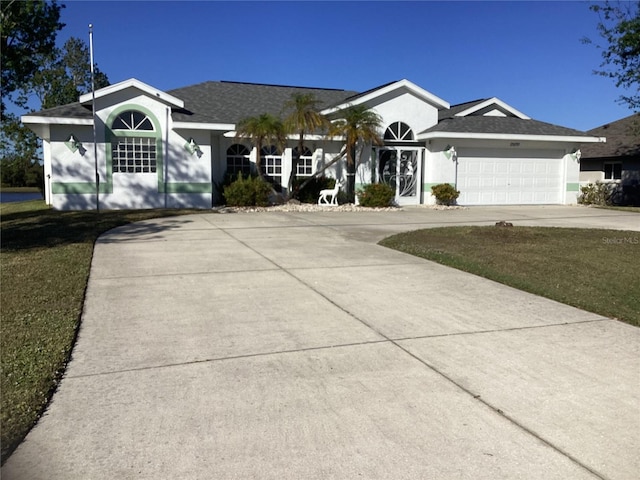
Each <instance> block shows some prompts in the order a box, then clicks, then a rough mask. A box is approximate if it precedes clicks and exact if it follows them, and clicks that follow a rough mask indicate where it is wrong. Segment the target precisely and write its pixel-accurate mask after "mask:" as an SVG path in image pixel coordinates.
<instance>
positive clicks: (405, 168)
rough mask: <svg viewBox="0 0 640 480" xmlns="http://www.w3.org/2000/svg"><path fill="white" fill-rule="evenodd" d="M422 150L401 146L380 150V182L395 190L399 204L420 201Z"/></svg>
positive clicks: (411, 203)
mask: <svg viewBox="0 0 640 480" xmlns="http://www.w3.org/2000/svg"><path fill="white" fill-rule="evenodd" d="M420 152H421V149H417V148H413V149H408V148H401V147H397V148H390V147H385V148H381V149H380V150H378V182H379V183H386V184H387V185H389V186H390V187H391V188H393V189H394V190H395V192H396V198H395V200H396V203H397V204H398V205H417V204H419V203H420V193H421V191H420V185H421V182H420V179H421V178H422V171H421V161H420Z"/></svg>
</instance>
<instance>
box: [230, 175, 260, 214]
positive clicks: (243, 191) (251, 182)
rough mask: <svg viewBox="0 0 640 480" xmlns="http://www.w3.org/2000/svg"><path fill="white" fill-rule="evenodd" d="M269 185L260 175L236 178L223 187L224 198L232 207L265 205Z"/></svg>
mask: <svg viewBox="0 0 640 480" xmlns="http://www.w3.org/2000/svg"><path fill="white" fill-rule="evenodd" d="M270 194H271V185H270V184H269V183H267V182H265V181H264V180H262V179H261V178H260V177H253V178H252V177H249V178H243V177H242V174H238V179H237V180H236V181H234V182H232V183H231V184H230V185H228V186H226V187H225V188H224V193H223V195H224V199H225V201H226V202H227V205H230V206H232V207H254V206H257V207H266V206H267V205H269V195H270Z"/></svg>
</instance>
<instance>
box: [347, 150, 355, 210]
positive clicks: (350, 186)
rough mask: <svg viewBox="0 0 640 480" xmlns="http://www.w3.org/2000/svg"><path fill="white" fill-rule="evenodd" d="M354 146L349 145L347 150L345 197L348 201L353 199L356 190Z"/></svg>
mask: <svg viewBox="0 0 640 480" xmlns="http://www.w3.org/2000/svg"><path fill="white" fill-rule="evenodd" d="M355 158H356V146H355V145H352V146H350V147H349V150H348V152H347V198H348V199H349V201H350V202H354V201H355V198H356V196H355V191H356V161H355Z"/></svg>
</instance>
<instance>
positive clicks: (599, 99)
mask: <svg viewBox="0 0 640 480" xmlns="http://www.w3.org/2000/svg"><path fill="white" fill-rule="evenodd" d="M63 3H64V4H65V5H66V8H65V9H63V10H62V21H63V22H64V23H65V24H66V26H65V28H64V29H63V30H62V31H61V32H60V33H59V34H58V43H59V44H60V45H61V44H63V43H64V41H65V40H66V39H67V38H69V37H70V36H75V37H80V38H82V39H84V40H86V41H87V43H88V41H89V40H88V39H89V35H88V24H89V23H92V24H93V25H94V54H95V61H96V62H97V63H98V66H99V68H100V69H101V70H102V71H103V72H105V73H106V74H107V75H108V76H109V80H110V81H111V83H116V82H119V81H122V80H126V79H128V78H132V77H133V78H137V79H139V80H141V81H143V82H145V83H148V84H150V85H153V86H154V87H157V88H159V89H162V90H170V89H173V88H178V87H183V86H187V85H192V84H196V83H200V82H203V81H207V80H233V81H244V82H255V83H271V84H280V85H300V86H309V87H325V88H343V89H347V90H356V91H364V90H368V89H370V88H373V87H376V86H379V85H382V84H385V83H388V82H390V81H393V80H399V79H402V78H406V79H409V80H411V81H412V82H414V83H416V84H418V85H419V86H421V87H422V88H424V89H426V90H428V91H429V92H431V93H433V94H434V95H437V96H438V97H440V98H442V99H444V100H446V101H448V102H449V103H451V104H452V105H453V104H456V103H462V102H465V101H470V100H475V99H479V98H488V97H493V96H496V97H498V98H500V99H501V100H503V101H505V102H506V103H508V104H510V105H512V106H513V107H515V108H516V109H518V110H520V111H521V112H523V113H525V114H527V115H529V116H530V117H532V118H535V119H537V120H541V121H546V122H549V123H555V124H558V125H564V126H567V127H571V128H576V129H580V130H588V129H591V128H594V127H596V126H599V125H602V124H604V123H607V122H610V121H614V120H617V119H619V118H622V117H625V116H628V115H630V114H631V113H632V112H631V110H629V109H628V108H627V107H625V106H623V105H620V104H618V103H617V98H618V97H619V96H620V94H621V93H622V91H620V90H619V89H617V88H616V87H615V85H614V82H613V80H611V79H607V78H603V77H599V76H597V75H594V74H593V73H592V71H593V70H594V69H595V68H598V66H599V64H600V63H601V56H600V51H599V50H597V49H596V48H595V46H594V45H584V44H583V43H581V41H580V40H581V38H583V37H590V38H592V39H593V40H594V41H599V40H600V39H599V37H598V34H597V31H596V24H597V21H598V17H597V15H596V14H595V13H593V12H591V11H590V10H589V4H590V3H589V2H585V1H571V2H563V1H546V2H528V1H527V2H525V1H521V2H508V1H497V2H488V1H473V2H462V1H449V2H415V1H414V2H408V1H404V2H403V1H394V2H377V1H376V2H372V1H359V2H337V1H334V2H312V1H289V2H244V1H239V2H218V1H196V2H191V1H154V2H144V1H127V2H124V1H123V2H120V1H108V2H104V1H66V2H63Z"/></svg>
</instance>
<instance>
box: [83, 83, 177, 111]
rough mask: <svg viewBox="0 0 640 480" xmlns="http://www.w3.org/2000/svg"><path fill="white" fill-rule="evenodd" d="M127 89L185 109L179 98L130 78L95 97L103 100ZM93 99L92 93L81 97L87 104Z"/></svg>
mask: <svg viewBox="0 0 640 480" xmlns="http://www.w3.org/2000/svg"><path fill="white" fill-rule="evenodd" d="M127 89H134V90H138V91H140V92H141V93H144V94H145V95H148V96H150V97H152V98H155V99H157V100H159V101H161V102H163V103H165V104H167V105H169V106H171V107H176V108H183V107H184V102H183V101H182V100H180V99H179V98H177V97H174V96H172V95H169V94H168V93H165V92H163V91H162V90H158V89H157V88H154V87H152V86H151V85H147V84H146V83H143V82H141V81H140V80H136V79H135V78H130V79H129V80H125V81H123V82H119V83H115V84H113V85H109V86H108V87H104V88H101V89H100V90H96V91H95V97H96V98H103V97H107V96H109V95H113V94H114V93H117V92H121V91H123V90H127ZM92 99H93V94H92V93H85V94H84V95H81V96H80V103H81V104H86V103H89V102H91V101H92Z"/></svg>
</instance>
